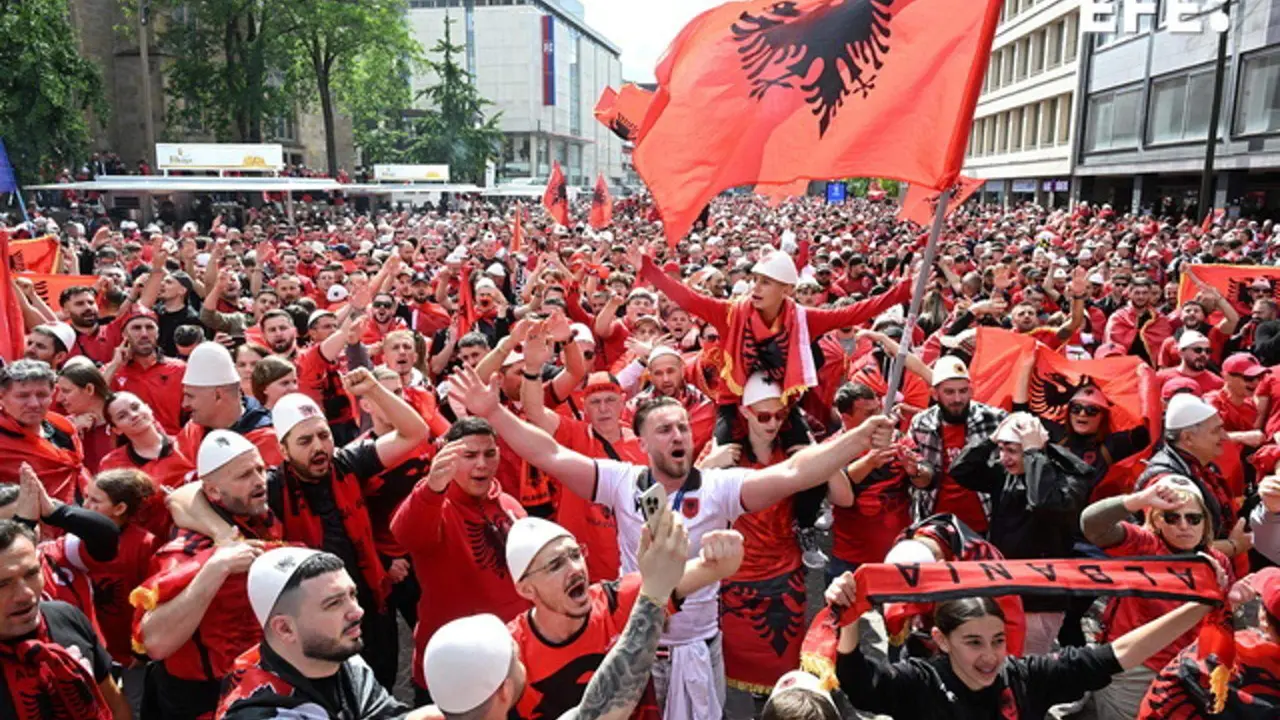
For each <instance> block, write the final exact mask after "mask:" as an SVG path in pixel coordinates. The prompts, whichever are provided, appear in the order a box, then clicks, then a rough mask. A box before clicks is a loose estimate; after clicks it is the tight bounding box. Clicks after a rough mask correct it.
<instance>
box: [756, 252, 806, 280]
mask: <svg viewBox="0 0 1280 720" xmlns="http://www.w3.org/2000/svg"><path fill="white" fill-rule="evenodd" d="M751 272H753V273H756V274H757V275H763V276H765V277H767V278H771V279H773V280H777V281H778V282H780V283H782V284H783V285H795V284H796V283H797V282H799V281H800V276H799V274H797V273H796V263H795V261H794V260H792V259H791V256H790V255H788V254H786V253H785V252H782V251H781V250H774V251H773V252H771V253H769V254H768V255H766V256H764V257H763V258H761V259H760V262H758V263H756V264H755V266H754V267H752V268H751Z"/></svg>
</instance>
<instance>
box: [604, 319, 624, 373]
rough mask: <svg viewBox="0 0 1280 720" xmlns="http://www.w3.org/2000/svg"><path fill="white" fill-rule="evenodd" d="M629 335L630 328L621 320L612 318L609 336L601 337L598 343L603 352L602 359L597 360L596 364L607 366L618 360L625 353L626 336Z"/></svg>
mask: <svg viewBox="0 0 1280 720" xmlns="http://www.w3.org/2000/svg"><path fill="white" fill-rule="evenodd" d="M629 337H631V328H629V327H627V324H626V323H625V322H623V321H622V320H614V321H613V324H612V325H610V326H609V337H607V338H601V339H599V341H598V343H597V344H598V345H599V346H600V348H601V352H602V353H603V354H604V360H603V361H597V363H596V364H597V365H603V366H604V367H609V366H611V365H613V364H614V363H615V362H617V361H618V359H619V358H621V357H622V356H623V355H626V354H627V338H629Z"/></svg>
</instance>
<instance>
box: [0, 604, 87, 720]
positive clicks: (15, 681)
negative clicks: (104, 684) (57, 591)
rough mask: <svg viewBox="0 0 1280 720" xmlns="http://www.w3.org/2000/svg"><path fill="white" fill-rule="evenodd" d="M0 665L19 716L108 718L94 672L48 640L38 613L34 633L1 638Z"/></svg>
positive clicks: (25, 719)
mask: <svg viewBox="0 0 1280 720" xmlns="http://www.w3.org/2000/svg"><path fill="white" fill-rule="evenodd" d="M0 668H3V670H4V679H5V684H6V686H7V687H8V688H9V695H10V697H11V698H12V699H13V707H14V709H15V710H16V711H17V713H18V720H95V719H96V720H111V709H110V708H108V707H107V703H106V701H105V700H103V699H102V693H101V692H100V691H99V690H98V684H97V683H96V682H95V681H94V679H93V673H92V672H90V671H89V669H88V668H86V667H85V666H84V665H81V664H80V662H79V660H77V659H76V657H75V656H74V655H73V654H72V653H71V652H70V651H68V650H67V649H66V648H64V647H62V646H61V645H58V644H57V643H55V642H54V641H53V639H52V638H51V637H50V636H49V624H48V622H47V621H46V620H45V618H44V615H43V613H42V614H41V615H40V624H39V625H38V626H37V627H36V632H35V635H34V636H33V637H28V638H26V639H24V640H18V641H16V642H0Z"/></svg>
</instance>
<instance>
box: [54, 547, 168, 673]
mask: <svg viewBox="0 0 1280 720" xmlns="http://www.w3.org/2000/svg"><path fill="white" fill-rule="evenodd" d="M58 542H60V543H65V545H66V556H67V559H68V560H70V561H71V563H72V565H74V566H75V567H77V568H79V569H81V570H83V571H84V572H86V573H88V575H89V584H90V585H91V586H92V587H93V607H94V609H95V610H97V612H98V622H99V624H100V625H101V626H102V634H103V636H104V638H105V639H106V641H107V650H108V651H110V652H111V657H112V658H114V659H115V661H116V662H118V663H120V664H122V665H124V666H125V667H128V666H129V665H130V664H131V663H132V662H133V644H132V638H131V630H132V624H133V607H131V606H130V605H129V593H131V592H133V589H134V588H136V587H138V586H139V585H141V584H142V583H143V581H144V580H146V579H147V577H148V575H149V568H150V565H151V556H152V555H154V554H155V552H156V550H157V549H158V546H159V545H162V544H163V542H161V543H157V542H156V538H155V536H154V535H152V534H151V533H149V532H147V530H146V529H145V528H143V527H140V526H138V525H127V526H125V528H124V529H123V530H121V531H120V549H119V550H118V551H117V553H116V556H115V557H114V558H113V559H111V560H109V561H107V562H99V561H97V560H94V559H93V558H92V557H90V556H89V553H87V552H85V550H84V548H83V546H82V544H81V542H80V538H78V537H76V536H74V535H64V536H62V537H61V538H59V539H58Z"/></svg>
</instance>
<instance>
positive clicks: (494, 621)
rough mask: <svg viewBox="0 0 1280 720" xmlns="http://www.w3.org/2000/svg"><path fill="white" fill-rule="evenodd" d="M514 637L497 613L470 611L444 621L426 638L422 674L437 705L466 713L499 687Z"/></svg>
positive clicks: (510, 657)
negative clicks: (461, 616)
mask: <svg viewBox="0 0 1280 720" xmlns="http://www.w3.org/2000/svg"><path fill="white" fill-rule="evenodd" d="M515 652H516V646H515V641H514V640H512V639H511V633H509V632H507V626H506V625H504V624H503V623H502V621H501V620H499V619H498V616H496V615H472V616H470V617H464V618H459V619H457V620H454V621H452V622H449V623H446V624H445V625H444V627H441V628H440V629H439V630H437V631H436V634H435V635H432V636H431V639H430V640H428V641H427V650H426V652H425V653H424V654H423V658H422V674H423V675H424V676H426V680H427V685H428V686H430V688H431V699H432V700H435V703H436V707H438V708H440V709H441V710H442V711H444V712H447V713H457V714H461V713H465V712H469V711H471V710H474V709H476V708H478V707H480V705H481V704H483V703H484V701H486V700H488V699H489V698H490V697H493V694H494V693H495V692H497V691H498V688H500V687H502V683H503V682H505V681H506V679H507V674H508V673H509V672H510V671H511V660H512V657H513V656H514V655H515Z"/></svg>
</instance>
